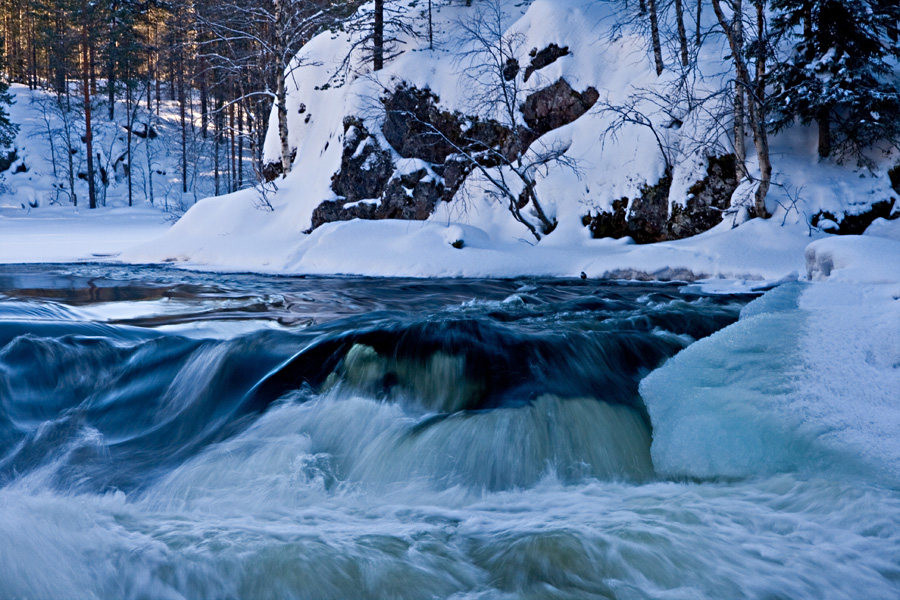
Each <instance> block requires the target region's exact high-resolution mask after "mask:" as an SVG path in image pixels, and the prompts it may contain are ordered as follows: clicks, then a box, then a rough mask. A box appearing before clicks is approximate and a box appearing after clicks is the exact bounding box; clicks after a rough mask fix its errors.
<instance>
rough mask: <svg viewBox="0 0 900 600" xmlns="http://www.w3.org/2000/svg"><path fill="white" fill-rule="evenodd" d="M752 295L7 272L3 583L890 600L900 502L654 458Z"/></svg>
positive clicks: (1, 372)
mask: <svg viewBox="0 0 900 600" xmlns="http://www.w3.org/2000/svg"><path fill="white" fill-rule="evenodd" d="M750 299H751V298H750V297H747V296H725V295H717V296H707V295H702V294H698V293H696V292H694V291H692V290H691V289H688V288H684V287H680V286H678V285H673V284H668V285H649V284H617V283H611V282H593V281H581V280H535V279H528V280H408V279H364V278H299V277H269V276H260V275H250V274H198V273H189V272H184V271H180V270H177V269H174V268H166V267H127V266H110V265H89V264H80V265H34V266H21V265H12V266H2V267H0V565H2V566H0V598H3V599H15V598H23V599H24V598H29V599H56V598H59V599H62V598H92V599H94V598H104V599H105V598H109V599H124V598H135V599H139V598H140V599H144V598H146V599H157V598H159V599H190V600H194V599H205V598H209V599H226V598H227V599H231V598H234V599H238V598H240V599H244V598H246V599H267V598H271V599H279V600H283V599H289V598H304V599H310V600H319V599H321V600H326V599H332V598H333V599H341V600H343V599H351V598H352V599H356V598H358V599H366V598H371V599H406V598H409V599H420V598H449V599H454V600H463V599H495V598H497V599H501V598H502V599H507V598H509V599H513V598H517V599H518V598H528V599H530V598H534V599H545V598H571V599H585V598H620V599H632V598H673V599H674V598H678V599H681V598H716V599H724V598H729V599H732V598H768V599H775V598H784V599H788V598H791V599H796V598H810V599H813V598H816V599H821V598H885V599H887V598H897V597H898V596H900V542H898V540H900V522H898V519H897V517H898V515H900V492H898V490H896V489H893V488H891V487H889V486H885V485H883V483H878V482H875V481H872V482H869V481H866V480H864V479H863V480H861V479H860V478H858V477H841V476H838V475H835V474H833V473H832V472H830V471H829V472H825V471H823V472H821V473H818V472H815V471H813V472H812V473H811V472H810V470H809V469H803V470H802V471H797V472H793V471H791V470H790V469H788V470H784V471H782V472H777V473H774V474H772V473H767V474H753V473H750V474H747V475H746V476H742V477H730V478H708V479H683V478H682V479H672V478H666V477H663V476H661V475H658V474H657V473H656V471H655V469H654V464H653V458H652V456H651V443H652V440H653V435H654V431H661V430H662V429H661V428H671V427H672V426H673V424H671V423H654V422H651V418H650V415H649V413H648V411H647V408H646V407H645V406H644V403H643V400H642V399H641V396H640V393H639V382H640V381H641V379H642V378H643V377H645V376H646V375H647V374H648V373H650V372H651V371H653V370H654V369H656V368H657V367H659V366H660V365H661V364H663V363H664V362H665V361H666V360H667V359H668V358H670V357H672V356H674V355H675V354H676V353H678V352H679V351H680V350H682V349H683V348H685V347H687V346H688V345H689V344H691V343H692V342H694V341H695V340H698V339H700V338H703V337H706V336H709V335H711V334H713V333H714V332H716V331H718V330H720V329H722V328H724V327H727V326H728V325H730V324H732V323H734V322H735V321H736V320H737V319H738V316H739V313H740V310H741V308H742V307H743V306H744V305H745V304H746V303H747V302H748V301H749V300H750ZM689 400H690V399H689V398H686V399H685V401H689ZM706 422H708V423H709V424H710V425H709V426H710V428H711V430H710V431H709V432H708V433H707V432H705V431H695V432H692V434H691V436H697V435H699V436H704V435H710V436H712V435H716V432H715V431H714V427H715V415H711V416H710V418H709V419H707V421H706ZM676 443H677V442H676ZM684 443H686V444H687V443H691V437H687V438H686V439H685V441H684Z"/></svg>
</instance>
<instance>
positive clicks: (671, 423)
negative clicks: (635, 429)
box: [641, 236, 900, 485]
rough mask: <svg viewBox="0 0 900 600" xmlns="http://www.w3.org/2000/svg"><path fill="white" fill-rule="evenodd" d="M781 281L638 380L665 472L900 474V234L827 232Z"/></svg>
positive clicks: (659, 466)
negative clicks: (799, 276)
mask: <svg viewBox="0 0 900 600" xmlns="http://www.w3.org/2000/svg"><path fill="white" fill-rule="evenodd" d="M806 259H807V266H808V276H809V279H810V280H811V281H812V282H813V283H790V284H786V285H783V286H781V287H779V288H777V289H775V290H772V291H771V292H769V293H767V294H765V295H764V296H762V297H761V298H759V299H757V300H756V301H754V302H752V303H750V304H749V305H747V306H746V307H745V309H744V311H743V312H742V314H741V319H740V320H739V321H738V322H737V323H736V324H734V325H732V326H731V327H728V328H726V329H724V330H722V331H720V332H718V333H717V334H715V335H713V336H711V337H709V338H707V339H704V340H701V341H699V342H697V343H696V344H693V345H691V346H689V347H688V348H687V349H686V350H685V351H683V352H682V353H680V354H678V355H677V356H675V357H674V358H673V359H671V360H670V361H669V362H668V363H667V364H666V365H664V366H663V367H662V368H660V369H658V370H656V371H654V372H653V373H651V374H650V375H649V376H648V377H647V378H645V379H644V381H643V382H642V383H641V393H642V395H643V397H644V401H645V402H646V404H647V408H648V411H649V413H650V417H651V419H652V422H653V446H652V457H653V462H654V466H655V468H656V470H657V471H658V472H659V473H660V474H663V475H667V476H688V477H720V476H724V477H745V476H753V475H759V474H768V473H773V472H779V471H795V472H810V473H814V472H819V471H821V470H823V469H824V470H826V471H831V472H835V473H842V474H844V475H847V476H854V477H855V476H863V477H867V478H868V477H875V478H876V479H880V480H883V481H886V482H887V483H888V484H889V485H897V484H898V482H900V242H898V241H895V240H892V239H888V238H877V237H871V236H861V237H842V238H828V239H823V240H819V241H816V242H813V243H812V244H810V245H809V247H808V248H807V250H806Z"/></svg>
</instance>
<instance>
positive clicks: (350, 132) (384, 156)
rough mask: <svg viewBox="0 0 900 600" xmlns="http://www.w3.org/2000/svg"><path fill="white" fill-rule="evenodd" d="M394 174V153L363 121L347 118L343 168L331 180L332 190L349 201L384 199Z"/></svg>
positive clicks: (345, 120) (342, 158) (342, 160)
mask: <svg viewBox="0 0 900 600" xmlns="http://www.w3.org/2000/svg"><path fill="white" fill-rule="evenodd" d="M393 172H394V163H393V161H392V160H391V153H390V152H389V151H387V150H383V149H382V148H381V146H380V145H379V144H378V140H376V139H375V138H374V137H372V136H371V135H370V134H369V132H368V131H367V130H366V128H365V126H364V125H363V123H362V121H361V120H359V119H356V118H353V117H348V118H346V119H344V150H343V154H342V155H341V169H340V171H338V172H337V173H335V174H334V176H333V177H332V178H331V189H333V190H334V193H335V194H337V195H338V196H343V197H344V198H345V202H357V201H359V200H366V199H374V198H379V197H381V194H382V192H383V191H384V186H385V184H386V183H387V182H388V180H389V179H390V178H391V175H392V174H393Z"/></svg>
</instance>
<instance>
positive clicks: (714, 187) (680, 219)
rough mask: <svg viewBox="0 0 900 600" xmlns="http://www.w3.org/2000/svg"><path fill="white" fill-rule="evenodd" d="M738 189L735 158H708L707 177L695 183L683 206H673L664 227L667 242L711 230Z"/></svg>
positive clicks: (730, 155) (729, 156) (731, 156)
mask: <svg viewBox="0 0 900 600" xmlns="http://www.w3.org/2000/svg"><path fill="white" fill-rule="evenodd" d="M737 186H738V177H737V171H736V169H735V166H734V155H733V154H727V155H725V156H721V157H716V156H712V157H710V158H709V166H708V167H707V169H706V178H705V179H703V180H701V181H698V182H697V183H695V184H694V185H693V186H691V188H690V189H689V190H688V192H689V193H690V194H691V197H690V198H688V200H687V202H686V203H685V205H684V206H681V205H679V204H676V205H675V206H673V207H672V215H671V217H670V218H669V223H668V224H667V226H666V230H667V239H670V240H678V239H681V238H686V237H690V236H692V235H696V234H698V233H700V232H702V231H706V230H708V229H712V228H713V227H715V226H716V225H718V224H719V223H721V222H722V214H723V211H724V210H725V209H727V208H728V207H729V206H730V205H731V195H732V194H733V193H734V190H736V189H737Z"/></svg>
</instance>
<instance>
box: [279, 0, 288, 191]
mask: <svg viewBox="0 0 900 600" xmlns="http://www.w3.org/2000/svg"><path fill="white" fill-rule="evenodd" d="M284 2H285V0H275V64H276V65H277V68H278V72H277V73H276V74H275V76H276V79H275V96H276V98H275V101H276V103H277V108H276V110H277V111H278V139H279V141H280V142H281V175H282V177H287V174H288V173H290V172H291V146H290V143H289V140H288V122H287V89H286V88H287V86H286V82H285V77H286V76H287V74H286V71H287V67H288V65H287V64H286V63H287V61H288V60H289V59H288V58H287V47H286V46H287V40H286V35H287V32H286V31H285V28H286V26H287V9H286V7H285V6H284Z"/></svg>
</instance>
